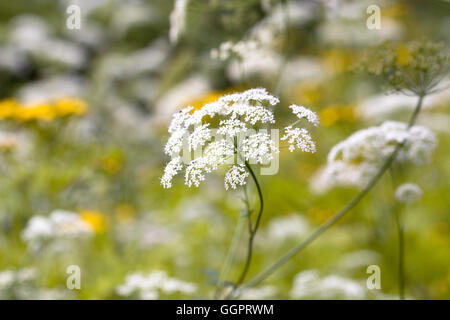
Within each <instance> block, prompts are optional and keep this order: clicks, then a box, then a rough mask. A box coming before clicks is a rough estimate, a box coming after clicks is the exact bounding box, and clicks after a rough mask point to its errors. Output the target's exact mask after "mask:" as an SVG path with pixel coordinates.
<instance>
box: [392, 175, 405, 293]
mask: <svg viewBox="0 0 450 320" xmlns="http://www.w3.org/2000/svg"><path fill="white" fill-rule="evenodd" d="M389 171H390V173H391V178H392V186H393V191H394V193H395V189H396V187H397V182H396V179H395V175H394V168H393V167H392V166H391V168H390V170H389ZM393 211H394V214H393V218H394V223H395V227H396V229H397V230H396V231H397V238H398V262H397V273H398V292H399V293H398V294H399V299H400V300H404V299H405V283H406V281H405V263H404V261H405V241H404V226H403V223H402V215H401V212H400V208H398V206H397V205H395V206H394V210H393Z"/></svg>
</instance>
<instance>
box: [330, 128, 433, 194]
mask: <svg viewBox="0 0 450 320" xmlns="http://www.w3.org/2000/svg"><path fill="white" fill-rule="evenodd" d="M399 143H404V145H403V147H402V149H401V150H400V152H399V153H398V154H397V157H396V158H395V161H396V162H399V163H404V162H409V163H413V164H416V165H421V164H424V163H427V162H429V161H430V158H431V154H432V153H433V151H434V149H435V148H436V146H437V140H436V137H435V135H434V134H433V132H431V131H430V130H429V129H427V128H425V127H422V126H413V127H411V128H410V129H408V126H407V125H406V124H405V123H402V122H395V121H386V122H384V123H383V124H382V125H380V126H377V127H370V128H367V129H363V130H360V131H357V132H355V133H354V134H352V135H351V136H350V137H348V138H347V139H345V140H344V141H342V142H339V143H338V144H337V145H335V146H334V147H333V148H332V149H331V150H330V152H329V154H328V161H327V162H328V163H327V168H326V169H325V171H324V172H326V173H327V176H328V178H329V179H330V181H329V184H333V183H334V182H338V181H334V182H333V180H334V179H333V177H338V176H339V177H340V179H338V180H342V179H341V178H342V177H345V176H348V177H359V178H358V179H356V180H357V182H358V184H360V185H364V184H366V183H367V181H368V180H370V179H371V178H372V177H373V176H374V175H375V174H376V172H377V171H378V170H379V168H380V167H381V165H382V164H383V162H384V161H385V160H386V159H387V158H388V157H389V156H390V155H392V153H393V152H394V150H395V148H396V146H397V145H398V144H399ZM345 171H352V172H354V174H349V175H346V174H343V172H345ZM340 182H341V183H345V182H344V181H340Z"/></svg>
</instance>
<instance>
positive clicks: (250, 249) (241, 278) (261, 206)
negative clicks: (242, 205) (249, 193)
mask: <svg viewBox="0 0 450 320" xmlns="http://www.w3.org/2000/svg"><path fill="white" fill-rule="evenodd" d="M245 166H246V167H247V169H248V171H249V172H250V175H251V176H252V179H253V181H254V183H255V185H256V189H257V191H258V197H259V211H258V215H257V217H256V222H255V226H254V227H252V225H251V216H250V215H249V216H248V219H249V232H250V234H249V238H248V245H247V259H246V261H245V266H244V269H243V270H242V273H241V275H240V276H239V279H238V281H237V282H236V284H235V286H236V287H237V286H240V285H241V284H242V283H243V282H244V280H245V277H246V276H247V272H248V269H249V267H250V263H251V260H252V255H253V241H254V239H255V235H256V232H258V228H259V224H260V221H261V216H262V213H263V210H264V199H263V194H262V190H261V186H260V185H259V182H258V179H257V178H256V175H255V172H254V171H253V169H252V167H251V166H250V164H249V163H248V162H247V161H246V162H245Z"/></svg>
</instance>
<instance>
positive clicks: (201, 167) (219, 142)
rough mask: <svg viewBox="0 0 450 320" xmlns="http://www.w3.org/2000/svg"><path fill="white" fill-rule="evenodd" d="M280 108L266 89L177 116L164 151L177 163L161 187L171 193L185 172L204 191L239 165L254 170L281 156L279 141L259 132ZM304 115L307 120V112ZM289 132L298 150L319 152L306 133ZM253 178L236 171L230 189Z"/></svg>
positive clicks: (227, 183)
mask: <svg viewBox="0 0 450 320" xmlns="http://www.w3.org/2000/svg"><path fill="white" fill-rule="evenodd" d="M279 102H280V101H279V100H278V98H276V97H274V96H272V95H271V94H270V93H268V92H267V90H266V89H264V88H256V89H249V90H246V91H244V92H240V93H233V94H228V95H225V96H222V97H220V98H219V99H218V100H217V101H215V102H212V103H208V104H206V105H204V106H203V107H202V108H200V109H194V108H193V107H187V108H185V109H183V110H181V111H179V112H177V113H175V114H174V115H173V119H172V121H171V123H170V125H169V134H170V136H169V139H168V141H167V144H166V146H165V150H164V151H165V153H166V154H167V155H169V156H170V157H171V158H172V160H171V161H170V162H169V163H168V164H167V166H166V169H165V170H164V175H163V177H162V178H161V184H162V185H163V186H164V187H165V188H170V187H171V186H172V179H173V177H174V176H175V175H176V174H178V173H179V172H180V171H183V169H184V170H185V172H184V178H185V184H186V185H187V186H188V187H191V186H196V187H198V186H199V185H200V183H201V182H202V181H204V180H205V178H206V174H207V173H210V172H213V171H215V170H217V169H218V168H219V166H222V165H225V164H227V165H228V164H231V162H233V161H236V160H237V159H245V160H246V161H248V162H250V163H251V164H267V162H269V161H271V160H272V159H273V158H274V155H275V154H278V153H279V148H278V141H274V140H273V139H272V138H271V136H270V135H269V134H268V133H266V131H264V132H261V131H260V132H258V131H256V130H257V129H258V128H259V127H260V126H261V125H264V127H265V129H267V130H270V129H271V126H272V124H274V123H275V117H274V113H273V111H272V110H271V109H269V106H275V105H277V104H278V103H279ZM302 112H304V113H305V114H307V109H305V110H303V111H302ZM305 117H306V118H307V119H309V120H310V121H313V120H314V118H313V116H312V115H310V114H307V115H306V116H305ZM313 122H314V121H313ZM212 123H218V127H217V130H216V128H211V124H212ZM314 123H315V122H314ZM289 130H290V131H289V132H288V133H287V135H288V136H287V137H286V139H288V140H289V141H290V143H291V144H292V145H293V147H294V146H296V147H298V148H300V149H301V150H303V151H308V152H312V151H314V150H315V145H314V142H313V141H312V139H311V137H310V136H309V134H308V132H307V131H306V130H302V129H300V128H292V127H289ZM186 143H187V147H185V144H186ZM192 151H194V152H192ZM185 153H187V154H185ZM192 153H193V154H192ZM247 176H248V172H247V168H246V167H245V166H235V167H233V168H231V170H230V171H229V172H228V173H227V176H226V181H225V187H226V188H230V187H231V188H235V187H236V186H237V185H243V184H245V183H246V179H245V178H247ZM232 181H233V183H232Z"/></svg>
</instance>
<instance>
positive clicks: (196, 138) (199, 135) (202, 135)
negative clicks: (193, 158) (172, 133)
mask: <svg viewBox="0 0 450 320" xmlns="http://www.w3.org/2000/svg"><path fill="white" fill-rule="evenodd" d="M208 127H209V123H207V124H203V125H201V126H198V127H197V128H195V129H194V132H192V134H191V135H190V136H189V139H188V143H189V150H196V149H197V147H198V146H203V145H205V143H206V142H207V141H209V140H210V139H211V129H209V128H208Z"/></svg>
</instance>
